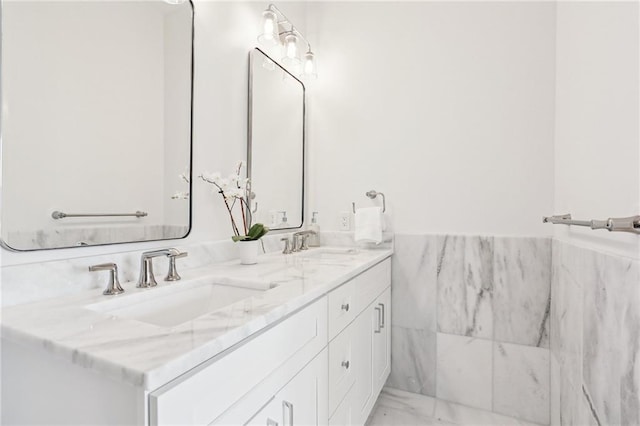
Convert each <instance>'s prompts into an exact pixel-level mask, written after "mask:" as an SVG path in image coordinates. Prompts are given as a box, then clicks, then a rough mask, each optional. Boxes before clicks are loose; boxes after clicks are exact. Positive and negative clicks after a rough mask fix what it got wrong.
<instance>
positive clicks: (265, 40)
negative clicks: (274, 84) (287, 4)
mask: <svg viewBox="0 0 640 426" xmlns="http://www.w3.org/2000/svg"><path fill="white" fill-rule="evenodd" d="M285 25H288V26H290V28H289V29H285V30H283V31H280V26H282V27H283V28H284V26H285ZM258 41H259V42H260V43H261V44H263V45H265V46H277V45H281V46H282V49H283V52H284V53H283V57H282V62H283V63H284V64H285V65H288V66H291V67H293V68H295V69H300V76H301V77H303V78H308V77H310V78H317V77H318V72H317V69H316V61H315V56H314V54H313V52H312V51H311V44H310V43H309V41H308V40H307V39H306V38H305V37H304V36H303V35H302V33H300V31H298V30H297V29H296V27H294V26H293V23H292V22H291V21H290V20H289V18H287V17H286V16H285V14H284V13H282V12H281V11H280V9H278V8H277V7H276V6H275V5H274V4H270V5H269V7H268V8H267V9H266V10H265V11H264V12H262V27H261V33H260V35H259V36H258ZM300 41H303V42H304V43H306V44H307V53H305V54H304V56H303V58H302V60H301V59H300ZM300 65H302V66H300Z"/></svg>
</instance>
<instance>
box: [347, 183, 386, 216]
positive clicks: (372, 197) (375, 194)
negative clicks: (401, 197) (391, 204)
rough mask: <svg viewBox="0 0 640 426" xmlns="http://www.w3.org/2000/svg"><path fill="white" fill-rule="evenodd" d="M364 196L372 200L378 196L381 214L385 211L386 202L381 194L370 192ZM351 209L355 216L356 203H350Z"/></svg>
mask: <svg viewBox="0 0 640 426" xmlns="http://www.w3.org/2000/svg"><path fill="white" fill-rule="evenodd" d="M364 195H366V196H367V197H369V198H371V199H372V200H373V199H374V198H376V197H377V196H378V195H380V196H381V197H382V213H384V212H386V211H387V201H386V200H385V198H384V194H383V193H382V192H378V191H375V190H373V189H372V190H371V191H367V192H366V193H365V194H364ZM351 209H352V210H353V213H354V214H355V212H356V203H351Z"/></svg>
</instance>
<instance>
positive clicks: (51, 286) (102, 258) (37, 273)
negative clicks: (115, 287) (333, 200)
mask: <svg viewBox="0 0 640 426" xmlns="http://www.w3.org/2000/svg"><path fill="white" fill-rule="evenodd" d="M291 234H292V232H288V233H269V234H268V235H266V236H265V237H264V238H262V242H263V243H264V249H265V251H266V252H267V253H270V252H274V251H279V250H282V247H283V243H282V242H281V241H280V239H281V238H284V237H288V238H291ZM384 237H385V238H384V240H385V241H386V242H385V243H383V244H381V247H387V248H388V247H390V246H391V244H392V240H393V238H392V234H385V236H384ZM321 238H322V245H331V246H347V247H352V246H356V243H355V242H354V239H353V232H322V233H321ZM180 243H182V241H180V240H174V241H167V244H166V247H175V248H177V249H178V250H180V251H186V252H188V253H189V255H188V256H187V257H185V258H181V259H179V260H178V261H177V268H178V271H180V270H181V269H183V268H184V269H186V268H198V267H201V266H205V265H207V264H210V263H215V262H224V261H228V260H231V259H234V258H236V257H237V256H236V246H235V245H234V243H233V241H231V239H228V240H219V241H212V242H207V243H198V244H187V245H184V244H180ZM143 251H144V250H134V251H127V252H122V253H115V254H106V255H99V256H86V257H77V258H72V259H65V260H55V261H50V262H38V263H31V264H20V265H13V266H5V267H2V272H1V273H2V281H1V285H2V291H1V292H0V294H1V295H2V300H1V306H12V305H19V304H22V303H29V302H35V301H39V300H44V299H48V298H52V297H58V296H64V295H69V294H73V293H76V292H78V291H82V290H89V289H92V288H96V289H98V288H102V287H104V285H105V283H106V275H104V274H100V273H92V272H89V270H88V268H89V266H90V265H95V264H99V263H107V262H114V263H116V264H117V265H118V271H119V275H120V281H121V282H123V283H125V282H128V281H135V280H137V279H138V274H139V273H140V269H139V268H140V255H141V254H142V252H143ZM167 268H168V260H167V259H166V258H163V257H160V258H157V259H154V270H155V271H157V272H156V273H157V274H158V275H159V274H165V273H166V271H167Z"/></svg>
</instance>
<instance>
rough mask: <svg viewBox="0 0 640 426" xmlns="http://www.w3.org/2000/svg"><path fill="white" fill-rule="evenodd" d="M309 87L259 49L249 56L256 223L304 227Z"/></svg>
mask: <svg viewBox="0 0 640 426" xmlns="http://www.w3.org/2000/svg"><path fill="white" fill-rule="evenodd" d="M304 126H305V87H304V85H303V84H302V82H301V81H300V80H298V79H297V78H295V77H294V76H293V75H291V74H290V73H289V72H287V70H285V69H284V68H282V67H281V66H280V65H279V64H277V63H276V62H275V61H273V60H272V59H271V58H269V57H268V56H267V55H266V54H265V53H264V52H262V51H261V50H260V49H254V50H252V51H251V52H250V54H249V149H248V160H249V161H248V165H249V167H248V170H249V177H250V179H251V189H252V192H253V193H254V194H255V198H253V200H252V202H251V205H252V212H253V221H254V222H259V223H264V224H265V225H267V226H268V227H269V228H271V229H291V228H300V227H302V224H303V222H304Z"/></svg>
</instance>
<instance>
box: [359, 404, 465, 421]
mask: <svg viewBox="0 0 640 426" xmlns="http://www.w3.org/2000/svg"><path fill="white" fill-rule="evenodd" d="M366 425H367V426H447V425H453V423H449V422H445V421H441V420H436V419H434V418H432V417H423V416H418V415H415V414H413V413H410V412H407V411H403V410H397V409H395V408H389V407H385V406H383V405H376V406H375V407H373V411H372V412H371V415H370V416H369V419H368V420H367V423H366Z"/></svg>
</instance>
